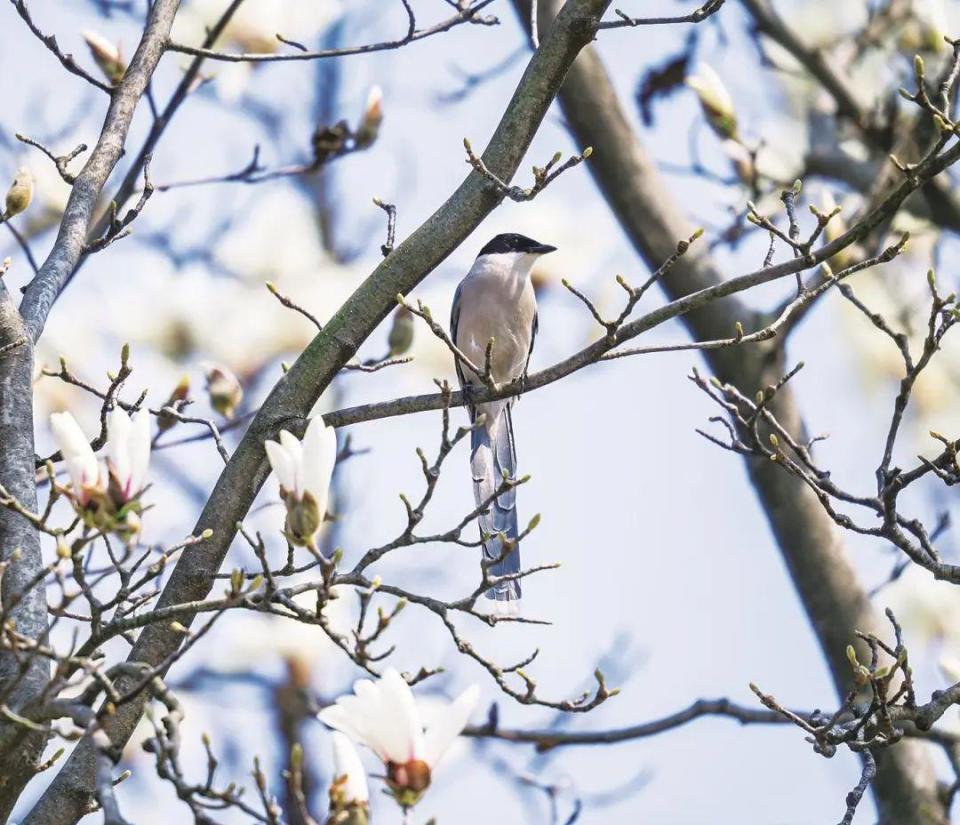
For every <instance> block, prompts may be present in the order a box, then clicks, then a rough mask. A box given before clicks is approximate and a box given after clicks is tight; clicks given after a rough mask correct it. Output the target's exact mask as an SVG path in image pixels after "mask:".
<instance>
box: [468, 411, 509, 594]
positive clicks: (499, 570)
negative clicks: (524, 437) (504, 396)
mask: <svg viewBox="0 0 960 825" xmlns="http://www.w3.org/2000/svg"><path fill="white" fill-rule="evenodd" d="M470 446H471V452H470V471H471V472H472V474H473V493H474V497H475V498H476V501H477V506H478V507H479V506H480V505H481V504H484V503H485V502H488V501H489V499H490V497H491V496H492V495H493V494H494V493H495V492H496V490H497V488H498V487H499V486H500V485H501V484H502V483H503V479H504V477H507V478H510V479H513V478H516V471H517V450H516V446H515V444H514V441H513V421H512V420H511V418H510V407H509V406H505V407H504V408H503V409H502V411H501V412H500V414H499V415H498V416H497V420H496V421H495V422H494V425H493V426H491V427H489V428H488V427H487V426H486V425H484V424H481V425H479V426H477V427H475V428H474V430H473V433H472V437H471V441H470ZM516 505H517V491H516V488H514V487H511V488H510V489H508V490H504V491H503V492H502V493H501V494H500V495H499V496H498V497H497V499H496V501H493V502H492V503H490V504H489V505H488V506H487V510H486V512H484V513H481V514H480V518H479V522H480V531H481V535H482V536H485V537H487V538H486V540H485V541H484V542H483V555H484V558H485V559H486V560H487V561H490V560H492V559H499V558H500V557H501V556H502V555H503V550H504V547H503V541H502V539H503V538H506V539H508V540H509V541H512V542H513V543H514V544H513V548H512V549H511V550H510V552H509V553H508V554H507V555H506V556H505V557H504V558H503V559H501V560H500V561H498V562H497V563H496V564H493V565H492V566H491V567H490V574H491V575H492V576H504V575H508V574H511V573H519V572H520V544H519V542H517V536H518V535H519V531H518V529H517V506H516ZM486 595H487V598H488V599H496V600H497V601H508V602H512V601H516V600H517V599H519V598H520V580H519V579H510V580H509V581H503V582H498V583H497V584H496V585H495V586H493V587H491V588H490V589H489V590H488V591H487V594H486Z"/></svg>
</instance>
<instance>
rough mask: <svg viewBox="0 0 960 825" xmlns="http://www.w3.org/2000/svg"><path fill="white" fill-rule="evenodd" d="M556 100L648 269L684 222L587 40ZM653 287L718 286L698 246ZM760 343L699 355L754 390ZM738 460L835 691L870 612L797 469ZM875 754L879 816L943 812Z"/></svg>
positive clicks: (914, 774) (766, 366) (782, 405)
mask: <svg viewBox="0 0 960 825" xmlns="http://www.w3.org/2000/svg"><path fill="white" fill-rule="evenodd" d="M514 3H515V5H516V6H517V7H518V11H519V14H520V16H521V19H524V20H525V19H527V17H528V14H527V12H528V9H527V7H526V3H525V2H524V0H514ZM543 12H544V10H543V8H541V14H540V18H541V21H542V22H543V21H546V22H548V21H549V20H550V17H551V16H550V15H549V14H544V13H543ZM560 101H561V103H562V105H563V109H564V113H565V115H566V118H567V120H568V122H569V124H570V127H571V130H572V131H573V133H574V135H575V136H576V138H577V141H578V142H579V144H580V145H581V146H594V147H595V149H596V152H595V154H594V157H593V158H592V159H591V162H590V164H589V165H588V168H589V169H590V172H591V174H592V175H593V176H594V178H595V180H596V182H597V184H598V186H599V187H600V189H601V191H602V192H603V194H604V196H605V197H606V199H607V201H608V203H609V204H610V207H611V209H612V210H613V212H614V214H615V215H616V216H617V218H618V220H619V221H620V223H621V225H622V227H623V229H624V231H625V232H626V233H627V235H628V236H629V237H630V239H631V241H632V242H633V244H634V246H635V247H636V248H637V251H638V252H639V253H640V254H641V256H642V257H643V258H644V259H645V260H646V261H647V263H648V265H649V266H651V268H653V267H655V266H656V264H657V262H659V261H660V260H662V259H664V258H665V257H666V256H667V255H668V254H669V252H670V251H671V250H669V248H667V245H668V244H669V243H670V242H671V241H670V239H673V238H678V237H686V236H687V235H689V234H690V232H691V231H692V227H691V226H690V224H689V222H688V220H687V219H686V217H685V216H684V215H683V213H682V211H681V209H680V207H679V205H678V204H677V203H676V202H675V201H674V200H673V198H671V196H670V194H669V190H668V189H667V188H666V187H665V186H664V184H663V183H662V181H661V180H660V176H659V174H658V172H657V170H656V168H655V166H654V164H653V163H652V162H651V160H650V159H649V158H648V157H647V155H646V152H645V151H644V149H643V147H642V146H641V145H640V143H639V141H638V140H637V138H636V136H635V135H634V133H633V130H632V129H631V127H630V124H629V122H628V120H627V117H626V115H625V113H624V112H623V110H622V109H621V107H620V104H619V101H618V99H617V96H616V93H615V91H614V89H613V86H612V84H611V82H610V79H609V77H608V75H607V73H606V70H605V69H604V67H603V64H602V63H601V61H600V59H599V57H598V56H597V54H596V52H595V51H594V50H593V49H589V48H588V49H585V50H584V51H583V52H582V53H581V55H580V57H579V58H578V60H577V62H576V63H575V64H574V67H573V68H572V69H571V71H570V72H569V74H568V76H567V79H566V81H565V83H564V86H563V88H562V89H561V92H560ZM945 154H946V153H945ZM951 162H952V160H951ZM895 192H899V194H898V195H896V197H895V198H893V196H891V197H888V198H887V200H886V201H885V202H884V206H883V211H889V214H892V213H893V211H896V209H898V208H899V206H900V204H901V203H902V202H903V200H904V199H905V198H906V196H907V194H909V193H908V192H907V191H906V190H903V189H902V184H901V186H900V187H898V189H897V190H895ZM891 198H893V199H891ZM890 210H892V211H890ZM880 223H881V220H876V221H873V220H869V221H867V222H865V225H864V226H863V228H862V230H861V231H863V232H864V235H866V234H868V233H869V232H870V231H871V230H872V229H874V228H875V227H876V226H877V225H879V224H880ZM869 224H872V225H869ZM831 245H832V244H828V245H827V246H826V247H822V248H821V250H819V251H823V250H825V249H827V248H829V247H830V246H831ZM801 260H802V258H796V259H793V260H791V261H788V262H787V263H786V264H781V265H780V267H786V268H791V267H793V266H796V265H798V264H797V262H798V261H801ZM778 268H779V267H774V268H773V269H778ZM662 285H663V287H664V289H665V290H666V292H667V294H668V295H669V296H670V297H671V298H672V299H673V300H675V301H676V300H678V299H681V300H682V296H684V295H688V294H690V293H696V292H698V291H700V290H703V289H707V288H710V289H716V288H722V285H723V275H722V273H721V272H720V270H719V269H718V268H717V267H716V265H715V264H714V263H713V262H712V261H711V260H710V259H709V258H708V257H707V256H706V255H703V254H697V253H694V254H692V255H690V256H687V257H685V258H684V259H683V260H682V261H680V262H678V264H677V266H676V268H675V269H674V270H673V271H672V273H671V277H670V278H669V279H667V280H665V281H664V282H663V284H662ZM683 317H684V321H685V323H686V324H687V326H688V328H689V329H690V330H691V332H692V334H693V335H694V337H695V338H700V339H710V338H722V337H725V336H727V335H729V334H730V329H731V328H732V327H733V325H734V323H735V322H736V321H738V320H744V319H745V318H748V317H749V313H748V312H747V311H745V309H744V307H742V306H741V305H740V304H739V302H734V301H731V300H729V299H728V300H726V301H714V302H712V303H710V304H709V305H707V306H705V307H703V308H700V309H698V310H697V311H695V312H690V313H688V314H686V315H684V316H683ZM764 349H765V348H764V347H762V346H757V347H750V348H748V349H746V350H733V349H719V350H713V351H710V352H708V353H706V358H707V360H708V362H709V364H710V367H711V369H713V370H714V371H715V372H716V374H717V375H718V376H719V377H720V379H721V380H722V381H724V382H726V383H730V384H733V385H735V386H738V387H741V388H742V390H743V392H744V393H745V394H746V395H748V396H752V395H753V394H754V393H755V391H756V390H757V389H760V388H762V387H764V386H766V385H768V384H771V383H774V380H772V379H773V378H774V376H775V375H779V374H782V372H783V370H782V369H780V368H779V367H780V364H779V363H778V358H777V357H771V356H770V353H769V352H764ZM777 403H778V418H779V419H780V420H781V421H789V422H790V427H791V431H792V432H802V431H803V424H802V422H801V420H800V415H799V411H798V410H797V408H796V405H795V403H794V401H793V398H792V395H791V393H790V392H789V390H786V391H784V390H782V391H781V392H779V393H778V402H777ZM748 470H749V472H750V477H751V480H752V482H753V485H754V487H755V489H756V491H757V494H758V496H759V497H760V501H761V505H762V506H763V509H764V512H765V514H766V516H767V519H768V520H769V522H770V526H771V528H772V530H773V532H774V535H775V536H776V538H777V541H778V544H779V546H780V550H781V553H782V554H783V557H784V560H785V562H786V564H787V568H788V569H789V571H790V575H791V577H792V579H793V583H794V586H795V587H796V588H797V591H798V593H799V596H800V599H801V601H802V603H803V605H804V608H805V610H806V612H807V615H808V617H809V619H810V622H811V625H812V627H813V629H814V631H815V633H816V635H817V638H818V641H819V642H820V646H821V648H822V650H823V652H824V655H825V656H826V659H827V662H828V663H829V665H830V669H831V672H832V674H833V677H834V683H835V685H836V687H837V691H838V693H839V694H841V695H842V693H843V691H844V690H845V685H846V680H847V678H848V676H849V664H848V662H847V660H846V655H845V650H846V646H847V644H848V643H849V642H850V639H851V638H853V633H854V628H857V627H859V628H863V629H867V630H873V629H876V628H877V627H878V626H879V618H878V617H877V616H876V614H875V611H874V610H873V609H872V607H871V605H870V602H869V600H868V598H867V596H866V594H865V593H864V591H863V590H862V589H861V587H860V586H859V584H858V582H857V579H856V574H855V572H854V570H853V568H852V567H851V565H850V563H849V562H848V561H847V559H846V557H845V554H844V552H843V547H842V543H841V541H840V537H839V535H838V533H837V531H836V529H835V527H834V525H833V523H832V521H831V520H830V519H829V518H828V517H827V516H826V515H825V514H824V513H823V511H822V509H821V507H820V504H819V501H818V500H817V498H816V496H815V495H813V494H812V492H810V491H809V490H808V489H806V488H805V487H804V485H803V484H802V483H801V482H799V481H798V480H797V479H794V478H790V477H788V476H787V474H786V473H783V472H781V471H780V468H778V467H777V466H776V465H775V463H774V462H771V461H766V462H762V461H756V460H751V461H749V462H748ZM877 761H878V773H877V778H876V781H875V782H874V791H875V794H876V797H877V802H878V805H879V807H880V811H881V819H883V820H884V821H888V822H891V823H892V822H897V823H901V824H902V825H921V824H922V825H929V822H930V821H931V818H932V819H933V821H940V820H945V819H946V817H945V814H944V813H943V807H942V803H941V802H940V800H939V798H938V796H937V790H936V776H935V774H934V772H933V769H932V766H931V764H930V762H929V760H928V758H927V755H926V754H925V753H923V752H921V751H920V750H919V749H918V746H917V745H916V744H913V743H901V744H899V745H898V746H897V747H896V748H892V749H890V750H889V751H887V752H885V753H883V754H881V756H880V758H879V759H878V760H877ZM928 812H929V813H928ZM936 812H938V813H936ZM938 817H939V819H938Z"/></svg>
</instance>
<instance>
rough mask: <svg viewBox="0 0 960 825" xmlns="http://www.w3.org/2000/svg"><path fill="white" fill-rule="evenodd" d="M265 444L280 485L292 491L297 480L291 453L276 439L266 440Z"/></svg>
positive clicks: (268, 458)
mask: <svg viewBox="0 0 960 825" xmlns="http://www.w3.org/2000/svg"><path fill="white" fill-rule="evenodd" d="M263 446H264V449H265V450H266V451H267V460H268V461H269V462H270V466H271V467H272V468H273V472H274V473H276V475H277V481H279V482H280V486H281V487H282V488H283V489H284V490H287V491H289V492H291V493H292V492H293V491H294V484H295V482H296V473H295V472H294V468H293V460H292V459H291V458H290V454H289V453H288V452H287V451H286V450H285V449H284V448H283V447H282V446H281V445H280V444H278V443H277V442H276V441H264V442H263Z"/></svg>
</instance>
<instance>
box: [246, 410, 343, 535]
mask: <svg viewBox="0 0 960 825" xmlns="http://www.w3.org/2000/svg"><path fill="white" fill-rule="evenodd" d="M264 447H265V448H266V451H267V459H268V460H269V461H270V466H271V467H272V468H273V472H274V473H276V475H277V480H278V481H279V482H280V497H281V498H282V499H283V503H284V504H285V505H286V507H287V520H286V533H287V538H288V539H289V540H290V543H291V544H295V545H297V546H298V547H315V546H316V536H317V533H318V532H319V530H320V527H321V525H322V524H323V518H324V516H325V515H326V512H327V499H328V497H329V494H330V479H331V478H332V477H333V466H334V464H336V461H337V435H336V432H335V431H334V429H333V427H327V426H326V425H325V424H324V423H323V419H322V418H320V416H316V417H315V418H312V419H310V423H309V424H308V425H307V431H306V433H305V434H304V436H303V441H298V440H297V438H296V436H294V435H293V434H292V433H290V432H288V431H287V430H281V431H280V440H279V441H266V442H264Z"/></svg>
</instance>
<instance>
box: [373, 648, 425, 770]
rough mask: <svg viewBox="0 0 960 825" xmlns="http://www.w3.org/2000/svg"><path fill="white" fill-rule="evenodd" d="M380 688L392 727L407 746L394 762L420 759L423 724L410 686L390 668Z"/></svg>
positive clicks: (385, 673)
mask: <svg viewBox="0 0 960 825" xmlns="http://www.w3.org/2000/svg"><path fill="white" fill-rule="evenodd" d="M380 687H381V690H383V692H384V699H385V702H386V703H387V704H388V706H389V707H390V709H391V711H392V720H391V721H392V725H394V726H395V727H396V728H397V729H399V730H400V731H401V733H402V735H403V738H404V740H405V741H406V744H407V748H406V753H405V754H404V755H403V758H402V759H399V760H394V761H399V762H406V761H407V760H410V759H422V758H423V756H422V751H423V723H422V722H421V721H420V712H419V711H418V710H417V703H416V702H415V701H414V698H413V691H411V690H410V685H408V684H407V682H406V680H405V679H404V678H403V677H402V676H401V675H400V674H399V673H398V672H397V670H396V669H395V668H392V667H390V668H387V669H386V670H385V671H384V673H383V676H382V677H381V679H380Z"/></svg>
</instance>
